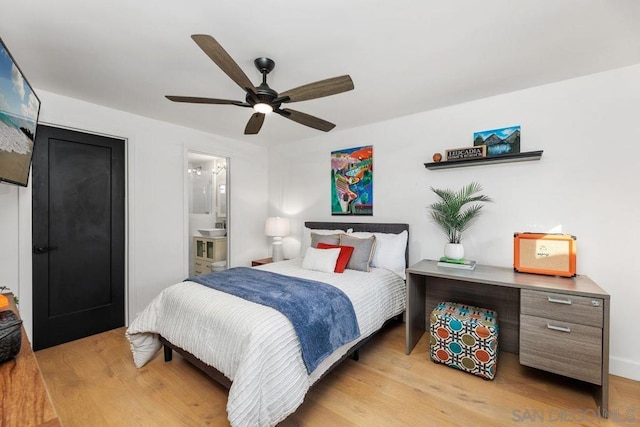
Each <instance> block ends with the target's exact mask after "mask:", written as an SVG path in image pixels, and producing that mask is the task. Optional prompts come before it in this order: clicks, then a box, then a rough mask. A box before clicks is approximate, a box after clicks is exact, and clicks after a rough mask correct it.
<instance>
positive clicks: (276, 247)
mask: <svg viewBox="0 0 640 427" xmlns="http://www.w3.org/2000/svg"><path fill="white" fill-rule="evenodd" d="M289 229H290V226H289V219H288V218H280V217H279V216H276V217H269V218H267V223H266V225H265V227H264V234H266V235H267V236H270V237H273V255H272V256H271V258H272V259H273V261H274V262H276V261H282V260H283V259H284V257H283V255H282V238H283V237H285V236H287V235H289Z"/></svg>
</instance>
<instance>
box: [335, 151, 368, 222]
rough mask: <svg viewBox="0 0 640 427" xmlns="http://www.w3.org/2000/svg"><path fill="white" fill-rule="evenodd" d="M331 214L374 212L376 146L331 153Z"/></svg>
mask: <svg viewBox="0 0 640 427" xmlns="http://www.w3.org/2000/svg"><path fill="white" fill-rule="evenodd" d="M331 215H373V146H371V145H368V146H365V147H355V148H348V149H344V150H337V151H332V152H331Z"/></svg>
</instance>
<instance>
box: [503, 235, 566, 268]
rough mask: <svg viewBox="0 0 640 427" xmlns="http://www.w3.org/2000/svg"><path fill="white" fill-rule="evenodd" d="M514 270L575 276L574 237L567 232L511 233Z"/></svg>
mask: <svg viewBox="0 0 640 427" xmlns="http://www.w3.org/2000/svg"><path fill="white" fill-rule="evenodd" d="M513 269H514V270H515V271H518V272H521V273H536V274H547V275H550V276H566V277H573V276H575V275H576V237H575V236H572V235H570V234H545V233H514V234H513Z"/></svg>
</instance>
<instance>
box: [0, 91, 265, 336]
mask: <svg viewBox="0 0 640 427" xmlns="http://www.w3.org/2000/svg"><path fill="white" fill-rule="evenodd" d="M36 92H37V93H38V96H39V97H40V99H41V101H42V110H41V114H40V121H41V122H42V123H46V124H51V125H58V126H62V127H69V128H75V129H79V130H84V131H88V132H94V133H101V134H107V135H112V136H115V137H120V138H124V139H126V140H127V203H128V218H127V221H128V226H127V231H128V245H127V251H128V256H127V261H128V272H127V278H128V293H127V295H128V316H129V318H130V319H132V318H133V316H135V315H136V313H138V312H139V311H141V310H142V309H143V308H144V307H145V306H146V305H147V304H148V303H149V301H150V300H151V299H152V298H153V297H154V296H155V295H157V294H158V293H159V292H160V291H161V290H162V289H163V288H165V287H167V286H169V285H171V284H173V283H176V282H179V281H181V280H183V279H184V278H185V277H186V275H187V274H188V271H189V268H188V244H189V242H190V237H189V236H188V224H187V223H188V211H187V205H186V204H187V201H188V198H187V193H186V190H187V182H186V165H187V157H186V156H187V151H188V150H193V151H199V152H203V153H210V154H216V155H219V156H222V157H229V158H230V174H231V175H230V179H229V181H230V182H229V183H228V187H229V189H230V191H231V202H230V215H231V217H230V220H229V226H230V230H229V235H230V236H231V237H230V238H231V248H230V263H231V265H232V266H235V265H247V266H248V265H250V261H251V259H256V258H262V257H264V256H265V255H266V254H267V253H268V244H267V241H266V238H265V237H264V221H265V218H266V216H267V184H266V182H267V164H266V162H265V161H264V159H265V158H266V157H267V151H266V149H265V148H263V147H260V146H257V145H255V144H249V143H245V142H242V141H237V140H230V139H226V138H222V137H218V136H215V135H211V134H207V133H203V132H198V131H195V130H192V129H188V128H184V127H180V126H176V125H173V124H169V123H165V122H160V121H156V120H152V119H148V118H145V117H141V116H136V115H133V114H129V113H125V112H122V111H117V110H113V109H110V108H105V107H101V106H98V105H94V104H89V103H86V102H81V101H78V100H75V99H71V98H67V97H64V96H60V95H57V94H53V93H49V92H46V91H43V90H36ZM30 216H31V187H30V186H29V187H27V188H17V187H15V186H9V185H6V184H0V285H5V286H9V287H10V288H11V289H12V290H13V291H14V292H15V293H16V294H18V295H19V296H20V299H21V301H20V311H21V314H22V316H23V318H24V320H25V326H26V327H27V331H28V334H29V335H31V316H32V305H31V288H32V286H31V250H30V247H31V217H30Z"/></svg>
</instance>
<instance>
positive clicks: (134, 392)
mask: <svg viewBox="0 0 640 427" xmlns="http://www.w3.org/2000/svg"><path fill="white" fill-rule="evenodd" d="M124 331H125V329H124V328H120V329H116V330H113V331H109V332H105V333H102V334H99V335H95V336H92V337H88V338H85V339H82V340H78V341H74V342H71V343H67V344H63V345H60V346H57V347H52V348H49V349H46V350H41V351H39V352H37V353H36V357H37V359H38V362H39V364H40V367H41V369H42V372H43V375H44V378H45V381H46V383H47V386H48V388H49V392H50V393H51V397H52V399H53V402H54V405H55V407H56V410H57V411H58V415H59V417H60V420H61V421H62V423H63V425H64V426H66V427H71V426H83V427H84V426H160V425H162V426H182V425H192V426H199V425H228V422H227V419H226V411H225V406H226V402H227V391H226V389H224V388H223V387H222V386H220V385H218V384H217V383H215V382H214V381H213V380H211V379H209V377H207V376H205V375H204V374H202V373H201V372H200V371H198V370H197V369H195V368H193V367H192V366H191V365H190V364H189V363H188V362H186V361H185V360H184V359H182V358H181V357H180V356H178V355H176V354H174V359H173V361H172V362H170V363H164V361H163V358H162V352H161V351H160V352H158V355H157V356H156V358H155V359H153V360H152V361H151V362H150V363H148V364H147V365H146V366H144V367H143V368H141V369H136V368H135V367H134V365H133V361H132V358H131V352H130V349H129V343H128V341H127V340H126V338H125V336H124ZM426 338H427V336H426V335H425V336H423V337H422V339H421V340H420V342H419V343H418V345H417V347H416V348H415V349H414V351H413V352H412V353H411V355H410V356H407V355H405V353H404V324H393V325H391V326H390V327H388V328H386V329H385V330H384V331H382V332H381V333H380V334H379V335H378V336H377V337H376V338H374V339H373V340H372V341H371V342H370V343H368V344H367V345H366V346H365V347H364V348H363V349H361V351H360V361H359V362H355V361H353V360H347V361H346V362H344V363H343V364H342V365H341V366H339V367H338V368H336V369H335V370H334V371H333V372H332V373H331V374H329V375H328V376H327V377H326V378H324V379H323V380H322V381H321V382H320V383H319V384H317V385H316V386H314V387H313V388H312V389H311V391H310V392H309V393H308V395H307V397H306V399H305V402H304V403H303V404H302V406H301V407H300V408H298V410H297V411H296V413H294V414H293V415H291V416H290V417H289V418H287V420H285V421H284V422H283V423H282V425H283V426H298V425H299V426H323V427H324V426H329V425H332V426H430V425H434V426H447V425H464V426H469V425H474V426H485V425H486V426H502V425H524V426H531V425H594V426H596V425H597V426H601V425H602V426H608V425H619V426H632V425H640V382H637V381H631V380H628V379H624V378H620V377H616V376H611V390H610V394H611V396H610V402H609V405H610V410H611V416H610V418H609V419H608V420H603V419H601V418H599V417H598V415H597V408H596V403H595V401H594V400H593V398H592V396H591V394H590V390H589V387H587V385H585V384H583V383H579V382H575V381H571V380H568V379H565V378H563V377H558V376H555V375H552V374H547V373H543V372H540V371H537V370H535V369H531V368H526V367H523V366H520V365H519V364H518V360H517V356H515V355H513V354H509V353H506V352H503V353H502V354H501V355H500V359H499V363H498V371H497V375H496V378H495V379H494V380H493V381H485V380H483V379H481V378H478V377H475V376H473V375H470V374H466V373H464V372H460V371H457V370H455V369H451V368H449V367H446V366H444V365H439V364H435V363H433V362H431V361H429V360H428V352H427V350H428V347H427V346H428V340H427V339H426Z"/></svg>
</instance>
